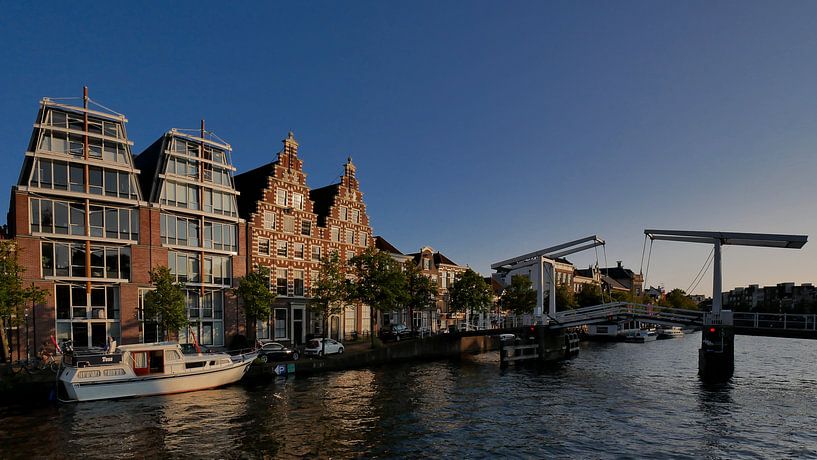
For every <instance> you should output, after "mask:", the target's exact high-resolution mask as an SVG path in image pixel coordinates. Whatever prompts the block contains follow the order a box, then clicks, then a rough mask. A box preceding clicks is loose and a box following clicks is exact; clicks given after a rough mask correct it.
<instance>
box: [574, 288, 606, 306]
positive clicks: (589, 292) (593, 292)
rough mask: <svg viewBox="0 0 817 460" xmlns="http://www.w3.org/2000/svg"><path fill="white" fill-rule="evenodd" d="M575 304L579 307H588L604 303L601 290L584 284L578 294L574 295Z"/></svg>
mask: <svg viewBox="0 0 817 460" xmlns="http://www.w3.org/2000/svg"><path fill="white" fill-rule="evenodd" d="M576 303H578V304H579V306H580V307H590V306H593V305H599V304H602V303H604V300H603V298H602V295H601V289H599V287H598V286H597V285H595V284H585V285H584V286H582V290H581V291H579V294H578V295H576Z"/></svg>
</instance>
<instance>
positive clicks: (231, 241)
mask: <svg viewBox="0 0 817 460" xmlns="http://www.w3.org/2000/svg"><path fill="white" fill-rule="evenodd" d="M236 232H237V228H236V225H235V224H230V223H222V222H211V221H204V247H205V248H208V249H219V250H223V251H233V252H235V251H236V249H237V247H238V246H237V245H238V241H237V237H236Z"/></svg>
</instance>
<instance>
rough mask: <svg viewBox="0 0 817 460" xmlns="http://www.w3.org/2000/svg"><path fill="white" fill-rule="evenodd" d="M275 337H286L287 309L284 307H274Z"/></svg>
mask: <svg viewBox="0 0 817 460" xmlns="http://www.w3.org/2000/svg"><path fill="white" fill-rule="evenodd" d="M275 338H276V339H286V338H287V310H286V309H285V308H276V309H275Z"/></svg>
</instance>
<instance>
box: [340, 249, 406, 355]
mask: <svg viewBox="0 0 817 460" xmlns="http://www.w3.org/2000/svg"><path fill="white" fill-rule="evenodd" d="M349 265H350V266H351V268H352V273H353V274H354V276H355V281H353V282H351V283H350V291H349V292H350V298H351V299H353V300H356V301H358V302H361V303H363V304H365V305H368V306H369V307H370V308H372V310H374V311H373V312H372V314H371V315H370V316H369V321H370V330H371V331H372V346H374V323H375V315H374V312H375V311H377V312H382V311H388V310H394V309H397V308H398V307H399V306H400V305H401V304H403V303H404V302H405V301H406V299H407V297H408V296H407V291H406V277H405V276H404V275H403V271H402V270H401V269H400V264H398V263H397V261H395V260H394V259H392V257H391V256H390V255H389V254H387V253H385V252H383V251H380V250H378V249H375V248H373V247H368V248H366V250H365V251H364V252H363V253H361V254H358V255H356V256H354V257H352V259H351V260H350V261H349Z"/></svg>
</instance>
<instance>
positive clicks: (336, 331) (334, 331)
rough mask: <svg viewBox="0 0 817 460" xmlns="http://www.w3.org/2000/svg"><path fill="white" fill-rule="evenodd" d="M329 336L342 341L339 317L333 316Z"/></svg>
mask: <svg viewBox="0 0 817 460" xmlns="http://www.w3.org/2000/svg"><path fill="white" fill-rule="evenodd" d="M329 336H330V337H331V338H333V339H337V340H340V318H339V317H338V316H333V317H332V321H330V326H329Z"/></svg>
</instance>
